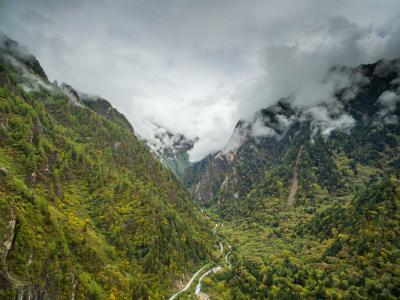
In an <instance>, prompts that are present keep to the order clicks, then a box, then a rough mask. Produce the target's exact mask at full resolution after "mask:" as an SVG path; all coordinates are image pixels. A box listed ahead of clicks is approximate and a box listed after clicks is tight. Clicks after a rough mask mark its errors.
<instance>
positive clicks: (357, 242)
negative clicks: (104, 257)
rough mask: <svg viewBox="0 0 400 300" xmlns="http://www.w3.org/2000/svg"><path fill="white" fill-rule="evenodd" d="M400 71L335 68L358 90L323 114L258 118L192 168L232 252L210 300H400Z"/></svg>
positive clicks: (213, 282) (342, 93)
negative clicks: (354, 82) (355, 81)
mask: <svg viewBox="0 0 400 300" xmlns="http://www.w3.org/2000/svg"><path fill="white" fill-rule="evenodd" d="M399 70H400V68H399V61H398V60H394V61H380V62H378V63H376V64H372V65H365V66H360V67H358V68H356V69H348V68H341V69H338V70H333V71H339V72H341V73H347V74H351V76H353V75H354V76H353V77H357V76H358V78H360V77H362V78H363V80H362V83H359V86H355V85H352V86H350V87H347V88H346V89H338V90H337V91H336V93H335V102H331V103H326V104H322V105H320V106H317V107H312V108H307V107H306V108H304V107H295V106H294V105H293V104H292V103H291V102H290V99H289V100H282V101H280V102H279V103H278V104H276V105H274V106H272V107H269V108H267V109H263V110H261V111H259V112H257V113H256V114H255V116H254V119H253V120H252V121H249V122H246V121H242V122H239V123H238V125H237V127H236V129H235V133H234V135H233V136H232V139H231V145H230V146H229V147H227V148H226V149H225V151H222V152H221V153H218V154H216V155H215V156H214V157H213V158H212V159H211V160H210V161H205V162H200V163H198V164H195V165H194V166H193V167H192V168H191V169H190V170H188V172H187V174H188V175H189V177H188V178H189V179H188V181H186V182H189V183H190V185H188V186H192V189H193V191H194V192H195V194H196V197H197V200H198V201H199V202H200V203H202V204H203V205H204V208H207V213H208V214H210V215H212V217H213V218H214V220H215V221H216V222H223V224H224V226H223V227H222V228H221V229H220V230H219V231H218V234H217V235H218V236H219V238H221V239H224V240H226V242H227V243H228V244H229V245H232V247H233V251H232V255H231V256H230V257H231V261H232V265H233V267H232V269H226V270H225V271H223V272H220V273H216V274H214V275H212V276H211V279H210V280H209V281H207V284H205V285H204V286H205V287H204V291H205V292H207V293H209V294H211V295H212V297H211V298H212V299H264V298H293V299H298V298H310V297H311V298H316V299H324V298H328V299H340V298H346V299H354V298H365V299H366V298H385V299H394V298H398V297H400V291H399V289H398V287H399V282H400V281H399V280H400V269H399V268H398V265H399V255H398V254H399V251H400V247H399V246H400V245H399V244H398V239H399V232H400V227H399V223H398V222H399V220H398V217H399V203H398V199H399V180H398V172H399V167H400V154H399V153H400V125H399V122H398V121H399V116H400V105H399V104H400V96H399V84H400V81H399ZM356 74H357V76H356ZM332 103H333V104H334V105H333V104H332ZM232 145H233V146H232ZM196 170H198V173H196ZM195 176H197V178H199V180H198V181H197V183H196V184H194V185H193V183H192V181H193V180H192V179H193V178H196V177H195Z"/></svg>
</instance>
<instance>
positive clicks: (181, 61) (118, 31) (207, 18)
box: [0, 0, 400, 160]
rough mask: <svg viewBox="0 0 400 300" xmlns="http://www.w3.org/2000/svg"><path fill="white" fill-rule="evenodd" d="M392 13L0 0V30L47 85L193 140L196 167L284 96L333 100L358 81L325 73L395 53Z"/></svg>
mask: <svg viewBox="0 0 400 300" xmlns="http://www.w3.org/2000/svg"><path fill="white" fill-rule="evenodd" d="M399 11H400V4H399V2H398V0H383V1H378V0H354V1H347V0H338V1H335V2H332V3H331V2H328V1H320V0H305V1H289V0H284V1H265V0H254V1H251V3H249V2H246V1H241V0H216V1H215V0H203V1H184V0H168V1H156V2H155V1H144V0H134V1H132V0H115V1H112V2H111V1H107V0H96V1H95V0H87V1H79V0H70V1H64V0H62V1H50V0H36V1H24V0H4V1H1V2H0V27H1V28H2V30H3V31H4V32H5V33H6V34H7V35H9V36H10V37H11V38H13V39H15V40H17V41H19V42H20V43H22V44H24V45H26V46H27V47H28V48H29V49H30V51H31V52H32V53H33V54H34V55H35V56H37V57H38V59H39V61H40V62H41V64H42V66H43V67H44V69H45V70H46V73H47V74H48V76H49V78H50V79H51V80H54V79H57V80H58V81H60V82H63V81H64V82H67V83H69V84H71V85H72V86H73V87H75V88H76V89H77V90H80V91H85V92H87V93H90V94H99V95H101V96H102V97H104V98H106V99H107V100H109V101H110V102H111V103H112V105H113V106H115V107H116V108H117V109H118V110H119V111H121V112H122V113H123V114H125V115H126V117H127V118H128V120H129V121H130V122H131V123H132V125H133V126H134V128H135V132H136V133H138V134H139V135H141V136H143V137H145V138H152V137H154V136H155V134H154V132H153V131H152V130H153V129H152V127H151V126H148V124H149V121H152V122H155V123H157V124H160V125H161V126H163V127H165V128H167V129H168V130H169V131H172V132H173V133H182V134H184V135H185V136H187V137H188V138H189V139H193V138H195V137H198V138H199V141H198V142H197V143H196V145H195V147H194V148H193V149H192V151H191V152H190V154H191V159H192V160H198V159H201V158H202V157H204V156H205V155H207V154H208V153H211V152H213V151H216V150H218V149H222V148H223V147H224V145H225V144H226V143H227V141H228V140H229V137H230V135H231V134H232V132H233V129H234V126H235V124H236V122H237V121H238V120H239V119H241V118H251V116H252V115H253V113H254V112H255V111H257V110H258V109H260V108H265V107H268V106H269V105H272V104H274V103H276V101H277V100H278V99H280V98H282V97H291V98H292V99H293V101H294V103H295V104H296V105H297V106H299V107H304V106H313V105H316V104H319V103H321V102H326V103H329V102H332V101H333V100H332V97H331V96H332V91H333V90H334V89H335V88H336V87H337V86H338V85H341V86H343V87H346V86H350V84H351V83H352V82H353V81H354V80H355V79H354V78H353V79H352V78H349V77H343V78H331V77H329V76H328V71H329V70H330V69H331V68H332V67H333V66H337V65H339V66H340V65H348V66H356V65H358V64H360V63H371V62H374V61H376V60H378V59H380V58H392V57H393V56H397V55H398V53H400V51H399V50H400V46H399V45H400V41H399V39H400V22H399V13H398V12H399ZM347 91H348V93H349V94H348V97H351V93H354V92H356V91H352V90H351V89H348V90H347ZM260 130H261V129H260ZM260 133H261V131H260ZM255 134H257V133H255Z"/></svg>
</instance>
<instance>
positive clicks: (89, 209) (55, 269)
mask: <svg viewBox="0 0 400 300" xmlns="http://www.w3.org/2000/svg"><path fill="white" fill-rule="evenodd" d="M13 47H14V48H15V47H17V46H16V45H14V46H13ZM14 48H13V50H12V51H10V50H7V51H0V72H1V82H0V225H1V226H0V238H1V240H0V247H1V249H0V251H1V253H0V268H1V274H0V298H6V299H74V298H76V299H86V298H92V299H108V298H110V297H111V298H113V297H116V298H121V299H122V298H128V297H129V298H130V297H133V298H135V297H136V298H137V299H148V298H150V297H151V298H156V299H160V298H166V297H167V296H168V295H171V294H172V293H173V290H174V289H175V288H176V283H178V282H180V281H181V278H182V275H183V274H188V273H190V271H191V270H192V269H193V268H195V267H196V266H198V265H199V264H201V263H203V262H204V261H205V260H207V259H209V257H210V253H211V250H210V249H211V243H212V240H213V235H212V233H211V231H210V228H209V225H208V224H207V222H206V221H205V220H204V219H203V217H202V215H201V214H200V212H199V211H198V210H197V209H196V208H195V207H193V205H192V202H191V201H190V197H189V195H188V193H187V192H186V190H185V188H184V186H183V185H182V184H181V183H180V182H179V181H178V180H177V178H176V177H175V176H174V175H173V174H172V173H171V172H169V171H167V170H166V169H165V168H164V167H163V166H162V165H161V164H160V163H159V162H158V161H157V160H156V159H155V158H154V157H153V155H152V154H151V153H150V151H149V149H148V147H147V146H146V145H144V144H143V143H142V142H141V141H140V140H138V138H137V137H136V136H135V135H134V133H133V128H132V126H131V125H130V124H129V123H128V122H127V120H126V118H125V117H124V116H123V115H121V114H120V113H118V111H116V110H115V109H114V108H113V107H112V106H111V105H110V104H109V103H108V102H107V101H105V100H103V99H87V96H85V95H82V94H80V93H78V92H76V91H75V90H74V89H73V88H72V87H69V86H66V85H62V86H58V85H57V84H50V83H49V82H48V81H47V79H46V77H45V76H43V74H41V72H39V73H36V71H35V70H36V67H35V66H33V65H29V64H26V63H25V61H24V60H23V59H22V58H20V57H19V56H18V55H17V54H15V52H16V51H17V50H16V48H15V49H14ZM0 49H4V47H3V48H0ZM7 49H9V48H7Z"/></svg>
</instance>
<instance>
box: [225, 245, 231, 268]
mask: <svg viewBox="0 0 400 300" xmlns="http://www.w3.org/2000/svg"><path fill="white" fill-rule="evenodd" d="M228 247H229V249H231V250H230V251H229V252H228V253H227V254H226V255H225V261H226V265H227V266H228V268H231V267H232V266H231V263H230V262H229V261H228V255H229V254H231V252H232V247H231V245H228Z"/></svg>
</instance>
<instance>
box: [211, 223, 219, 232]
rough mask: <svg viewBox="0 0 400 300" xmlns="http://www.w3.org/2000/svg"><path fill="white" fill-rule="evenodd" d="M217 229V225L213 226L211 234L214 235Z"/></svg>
mask: <svg viewBox="0 0 400 300" xmlns="http://www.w3.org/2000/svg"><path fill="white" fill-rule="evenodd" d="M217 228H218V224H215V226H214V228H213V229H212V232H214V234H215V232H216V231H217Z"/></svg>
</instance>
